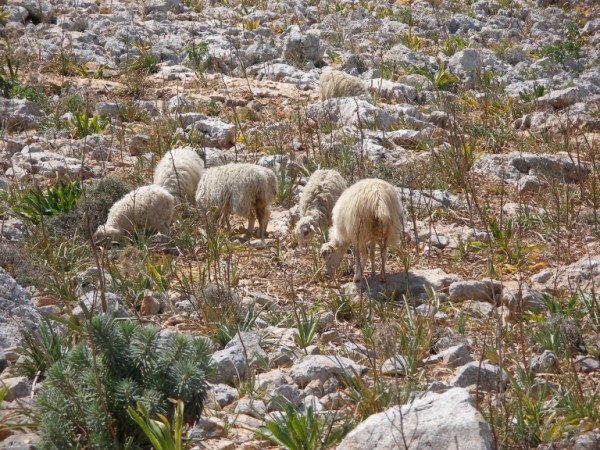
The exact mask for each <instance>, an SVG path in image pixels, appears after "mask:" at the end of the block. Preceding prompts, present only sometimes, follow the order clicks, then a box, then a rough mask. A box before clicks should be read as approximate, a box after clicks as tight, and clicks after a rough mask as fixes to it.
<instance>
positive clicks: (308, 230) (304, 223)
mask: <svg viewBox="0 0 600 450" xmlns="http://www.w3.org/2000/svg"><path fill="white" fill-rule="evenodd" d="M295 233H296V239H297V240H298V244H299V245H300V246H302V247H306V246H307V245H308V243H309V242H310V241H311V240H312V238H313V237H314V235H315V233H316V230H315V228H314V227H313V226H312V224H311V223H310V222H309V221H308V220H305V218H302V219H301V220H300V221H299V222H298V225H297V226H296V232H295Z"/></svg>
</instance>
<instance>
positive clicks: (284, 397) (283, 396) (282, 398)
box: [267, 384, 302, 412]
mask: <svg viewBox="0 0 600 450" xmlns="http://www.w3.org/2000/svg"><path fill="white" fill-rule="evenodd" d="M300 394H301V393H300V391H299V390H298V388H296V387H295V386H292V385H290V384H284V385H282V386H279V387H277V388H275V389H273V390H272V391H271V393H270V394H269V401H268V402H267V411H269V412H273V411H285V408H286V406H287V405H290V406H293V407H298V406H300V404H301V403H302V398H301V396H300Z"/></svg>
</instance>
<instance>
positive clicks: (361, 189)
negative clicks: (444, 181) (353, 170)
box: [321, 178, 405, 282]
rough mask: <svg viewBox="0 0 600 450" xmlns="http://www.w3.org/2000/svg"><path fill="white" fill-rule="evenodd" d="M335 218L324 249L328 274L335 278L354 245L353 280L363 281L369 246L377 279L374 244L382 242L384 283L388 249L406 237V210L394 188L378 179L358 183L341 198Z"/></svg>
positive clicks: (372, 266) (373, 270)
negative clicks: (349, 249) (336, 271)
mask: <svg viewBox="0 0 600 450" xmlns="http://www.w3.org/2000/svg"><path fill="white" fill-rule="evenodd" d="M332 218H333V225H332V228H331V231H330V234H329V242H328V243H326V244H323V246H322V247H321V256H322V258H323V260H324V263H325V273H326V275H327V276H329V277H332V276H333V275H334V274H335V270H336V269H337V268H338V266H339V265H340V262H341V261H342V258H343V257H344V255H345V254H346V250H348V247H350V245H352V244H353V245H354V248H355V250H356V251H355V255H356V267H355V270H354V281H360V280H361V279H362V265H363V264H364V262H365V261H366V256H367V244H369V247H370V252H371V269H372V273H373V276H375V243H376V242H379V246H380V248H381V277H380V279H381V281H382V282H384V281H385V263H386V260H387V247H388V245H395V244H397V243H398V242H399V241H400V239H401V238H402V236H403V235H404V223H405V215H404V209H403V207H402V204H401V203H400V198H399V196H398V193H397V192H396V189H395V188H394V186H392V185H391V184H389V183H387V182H385V181H383V180H377V179H370V178H369V179H365V180H361V181H359V182H358V183H356V184H354V185H352V186H350V187H349V188H348V189H346V190H345V191H344V193H343V194H342V195H341V196H340V198H339V199H338V201H337V203H336V204H335V206H334V208H333V214H332Z"/></svg>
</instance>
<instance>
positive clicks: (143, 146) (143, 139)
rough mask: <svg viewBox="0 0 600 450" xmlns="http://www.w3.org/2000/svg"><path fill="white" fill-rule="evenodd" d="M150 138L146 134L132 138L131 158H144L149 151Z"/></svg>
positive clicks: (135, 135) (130, 146)
mask: <svg viewBox="0 0 600 450" xmlns="http://www.w3.org/2000/svg"><path fill="white" fill-rule="evenodd" d="M149 144H150V136H148V135H147V134H144V133H138V134H134V135H133V136H131V139H130V140H129V154H130V155H131V156H142V155H143V154H144V153H145V152H146V150H147V149H148V145H149Z"/></svg>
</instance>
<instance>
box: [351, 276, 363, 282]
mask: <svg viewBox="0 0 600 450" xmlns="http://www.w3.org/2000/svg"><path fill="white" fill-rule="evenodd" d="M352 281H354V282H355V283H359V282H360V281H362V277H360V276H359V277H357V276H356V275H355V276H354V278H353V279H352Z"/></svg>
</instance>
